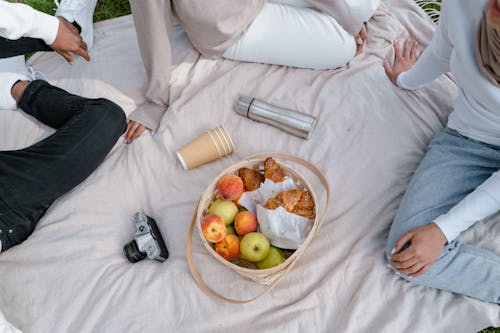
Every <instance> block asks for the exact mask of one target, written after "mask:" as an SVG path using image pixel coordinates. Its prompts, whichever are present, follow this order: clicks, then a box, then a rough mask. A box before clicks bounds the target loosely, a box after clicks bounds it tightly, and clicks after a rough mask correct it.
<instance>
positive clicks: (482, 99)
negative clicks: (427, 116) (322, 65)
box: [397, 0, 500, 241]
mask: <svg viewBox="0 0 500 333" xmlns="http://www.w3.org/2000/svg"><path fill="white" fill-rule="evenodd" d="M487 2H488V0H453V1H448V0H444V1H443V3H442V8H441V17H440V20H439V24H438V27H437V29H436V31H435V33H434V36H433V38H432V41H431V42H430V44H429V46H428V47H427V49H426V50H425V51H424V52H423V53H422V55H421V57H420V58H419V59H418V61H417V63H416V64H415V65H414V66H413V67H412V68H411V69H410V70H409V71H407V72H404V73H401V74H400V75H399V76H398V79H397V81H398V85H399V87H401V88H403V89H417V88H419V87H421V86H423V85H425V84H426V83H428V82H430V81H432V80H434V79H436V78H438V77H439V76H441V75H442V74H444V73H446V72H451V73H452V74H453V76H454V78H455V81H456V83H457V85H458V87H459V88H460V91H459V95H458V97H457V98H456V99H455V100H454V102H453V107H454V111H453V112H452V113H451V114H450V116H449V118H448V127H449V128H452V129H454V130H456V131H457V132H459V133H460V134H462V135H464V136H466V137H469V138H472V139H475V140H478V141H481V142H484V143H488V144H492V145H495V146H499V147H500V89H499V88H497V87H495V86H494V85H493V84H491V83H490V82H489V81H488V80H487V79H486V78H485V77H484V76H483V75H482V74H481V71H480V69H479V66H478V65H477V62H476V57H475V47H476V46H475V43H476V35H477V29H478V26H479V22H480V20H481V18H482V13H483V10H484V8H485V6H486V4H487ZM499 209H500V172H498V171H497V172H495V173H494V174H493V175H492V176H491V177H490V178H488V179H487V180H486V181H485V182H484V183H483V184H481V185H480V186H478V187H477V188H476V189H475V190H474V191H473V192H472V193H470V194H469V195H468V196H466V197H465V198H464V199H463V200H462V201H460V202H459V203H458V204H457V205H456V206H454V207H453V208H452V209H451V210H450V211H449V212H448V213H446V214H443V215H441V216H439V217H438V218H437V219H435V220H434V222H435V223H436V224H437V225H438V226H439V228H440V229H441V230H442V231H443V233H444V235H445V236H446V239H447V240H448V241H451V240H453V239H455V238H456V237H458V235H459V234H460V233H461V232H462V231H464V230H466V229H468V228H469V227H470V226H471V225H473V224H474V223H476V222H477V221H479V220H482V219H484V218H486V217H488V216H490V215H492V214H494V213H496V212H497V211H498V210H499Z"/></svg>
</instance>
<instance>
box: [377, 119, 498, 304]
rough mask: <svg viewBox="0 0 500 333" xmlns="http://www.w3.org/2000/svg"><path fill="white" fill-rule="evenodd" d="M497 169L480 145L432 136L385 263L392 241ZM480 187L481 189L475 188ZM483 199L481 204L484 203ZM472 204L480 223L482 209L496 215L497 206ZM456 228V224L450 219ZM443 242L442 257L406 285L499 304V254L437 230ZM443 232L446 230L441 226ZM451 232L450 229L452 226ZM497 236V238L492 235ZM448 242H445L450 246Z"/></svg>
mask: <svg viewBox="0 0 500 333" xmlns="http://www.w3.org/2000/svg"><path fill="white" fill-rule="evenodd" d="M499 169H500V147H496V146H491V145H487V144H483V143H481V142H478V141H475V140H471V139H469V138H467V137H464V136H462V135H460V134H459V133H458V132H456V131H454V130H452V129H449V128H446V129H445V130H444V131H443V132H441V133H438V134H437V135H436V136H435V137H434V138H433V140H432V141H431V144H430V145H429V148H428V149H427V152H426V154H425V157H424V159H423V160H422V163H421V164H420V165H419V167H418V168H417V170H416V171H415V175H414V176H413V178H412V180H411V182H410V185H409V186H408V190H407V191H406V193H405V195H404V197H403V200H402V201H401V205H400V207H399V209H398V212H397V214H396V218H395V219H394V223H393V224H392V226H391V231H390V233H389V240H388V244H387V250H386V256H387V258H388V259H389V258H390V255H391V250H392V249H393V248H394V245H395V244H396V241H397V240H398V239H399V238H401V237H402V236H403V235H404V234H405V233H406V232H408V231H410V230H411V229H413V228H416V227H419V226H424V225H428V224H430V223H432V221H433V220H434V219H436V217H438V216H441V215H443V214H445V213H447V212H448V211H449V210H450V209H451V208H452V207H453V206H455V205H456V204H457V203H459V202H460V201H462V200H463V199H464V198H465V197H466V196H467V195H468V194H469V193H471V192H473V191H474V190H476V188H477V187H478V186H480V185H481V184H483V183H484V182H485V181H486V180H487V179H488V178H490V177H491V175H492V174H493V173H495V172H497V171H498V170H499ZM481 186H484V185H481ZM488 199H489V198H488V197H487V196H486V197H485V198H484V200H485V201H487V200H488ZM492 201H493V202H481V201H474V202H472V203H470V204H469V211H470V213H469V214H471V215H474V216H475V217H479V218H478V220H480V219H482V213H483V210H484V206H486V205H491V206H492V207H496V209H495V211H497V210H498V207H499V205H498V202H497V201H494V200H492ZM452 220H453V221H454V222H455V224H460V221H461V219H460V218H458V217H457V218H455V219H452ZM436 224H438V225H439V227H440V228H441V229H443V232H444V234H445V235H447V237H450V235H451V237H450V238H449V241H448V243H447V244H446V245H445V247H444V249H443V252H442V253H441V255H440V256H439V258H438V259H437V260H436V261H435V262H434V263H433V264H432V267H431V268H430V269H429V271H428V272H426V273H425V274H423V275H422V276H419V277H415V278H412V277H411V276H406V275H405V276H404V278H405V279H407V280H409V281H410V282H413V283H417V284H421V285H424V286H429V287H433V288H438V289H442V290H447V291H452V292H456V293H459V294H463V295H467V296H471V297H474V298H478V299H481V300H483V301H487V302H493V303H498V304H500V253H495V252H492V251H488V250H485V249H482V248H480V247H477V246H471V245H467V244H463V243H462V242H461V241H459V240H455V238H456V237H458V234H456V235H455V230H456V229H462V227H461V226H459V227H456V228H453V230H448V229H446V228H443V225H440V224H439V221H438V220H436ZM444 226H447V225H446V224H445V225H444ZM451 227H454V226H453V225H452V226H451ZM497 236H498V235H497ZM450 239H451V240H450Z"/></svg>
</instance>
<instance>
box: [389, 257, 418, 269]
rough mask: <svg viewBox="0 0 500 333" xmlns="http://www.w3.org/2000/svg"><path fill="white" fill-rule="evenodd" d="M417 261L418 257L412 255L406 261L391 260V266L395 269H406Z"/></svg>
mask: <svg viewBox="0 0 500 333" xmlns="http://www.w3.org/2000/svg"><path fill="white" fill-rule="evenodd" d="M418 262H419V261H418V259H417V258H415V257H413V258H410V259H408V260H406V261H393V262H391V266H392V267H394V268H396V269H397V270H400V269H406V268H409V267H412V266H413V265H415V264H417V263H418Z"/></svg>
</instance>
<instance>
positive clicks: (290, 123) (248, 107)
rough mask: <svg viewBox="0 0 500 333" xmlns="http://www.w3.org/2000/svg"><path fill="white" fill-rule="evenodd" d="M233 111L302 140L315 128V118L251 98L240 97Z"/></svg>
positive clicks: (307, 137)
mask: <svg viewBox="0 0 500 333" xmlns="http://www.w3.org/2000/svg"><path fill="white" fill-rule="evenodd" d="M234 111H235V112H236V113H237V114H239V115H242V116H244V117H247V118H248V119H252V120H255V121H259V122H263V123H265V124H269V125H271V126H274V127H276V128H279V129H281V130H283V131H285V132H287V133H290V134H293V135H295V136H298V137H299V138H302V139H306V140H307V139H309V138H310V137H311V133H312V130H313V129H314V127H315V126H316V118H315V117H313V116H310V115H308V114H305V113H302V112H299V111H294V110H289V109H284V108H280V107H278V106H274V105H270V104H268V103H266V102H264V101H261V100H258V99H256V98H253V97H246V96H242V97H240V98H239V99H238V100H237V101H236V103H235V104H234Z"/></svg>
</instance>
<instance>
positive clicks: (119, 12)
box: [9, 0, 130, 22]
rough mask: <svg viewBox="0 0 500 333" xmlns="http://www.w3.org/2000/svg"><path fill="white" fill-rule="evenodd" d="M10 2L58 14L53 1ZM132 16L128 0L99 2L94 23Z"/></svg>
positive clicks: (104, 0)
mask: <svg viewBox="0 0 500 333" xmlns="http://www.w3.org/2000/svg"><path fill="white" fill-rule="evenodd" d="M9 1H10V2H20V3H25V4H27V5H30V6H32V7H33V8H36V9H38V10H40V11H42V12H45V13H47V14H51V15H53V14H54V13H55V12H56V5H55V4H54V1H52V0H9ZM128 14H130V5H129V2H128V0H99V1H98V2H97V6H96V9H95V12H94V22H99V21H103V20H107V19H111V18H113V17H118V16H123V15H128Z"/></svg>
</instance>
